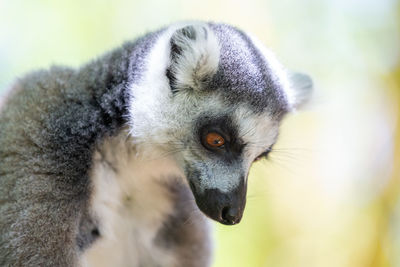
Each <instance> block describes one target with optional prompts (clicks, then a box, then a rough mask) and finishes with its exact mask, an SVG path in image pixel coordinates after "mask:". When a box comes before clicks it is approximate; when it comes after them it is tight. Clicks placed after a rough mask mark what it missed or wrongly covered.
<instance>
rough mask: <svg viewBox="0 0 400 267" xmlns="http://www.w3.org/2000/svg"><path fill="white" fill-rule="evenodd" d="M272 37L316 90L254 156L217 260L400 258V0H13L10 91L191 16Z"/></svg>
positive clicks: (6, 59) (3, 20)
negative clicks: (263, 152)
mask: <svg viewBox="0 0 400 267" xmlns="http://www.w3.org/2000/svg"><path fill="white" fill-rule="evenodd" d="M188 19H189V20H191V19H202V20H213V21H218V22H227V23H231V24H234V25H237V26H239V27H240V28H242V29H244V30H246V31H250V32H252V33H253V34H255V35H256V36H258V37H259V39H261V40H262V41H263V43H265V44H266V45H267V46H268V47H269V48H270V49H271V50H273V51H274V52H275V54H276V55H277V57H278V58H279V59H280V60H281V61H282V62H283V63H284V64H285V65H286V66H287V67H288V68H290V69H293V70H300V71H303V72H306V73H309V74H310V75H311V76H312V77H313V79H314V82H315V94H314V98H313V100H312V101H311V103H310V104H309V106H308V107H306V108H305V109H304V110H303V111H299V112H298V113H296V114H293V115H291V116H290V117H287V119H286V120H285V122H284V123H283V125H282V130H281V136H280V140H279V143H278V145H277V147H276V149H275V151H274V152H273V153H272V154H271V157H270V159H269V160H266V161H264V162H261V163H257V164H255V165H254V167H253V168H252V171H251V175H250V178H249V187H250V188H249V193H248V204H247V208H246V211H245V215H244V219H243V220H242V222H241V223H240V224H239V225H237V226H232V227H227V226H221V225H215V227H214V229H215V232H216V233H215V236H216V238H215V239H216V244H215V264H214V265H213V266H215V267H222V266H224V267H225V266H230V267H236V266H237V267H239V266H241V267H242V266H250V267H258V266H273V267H292V266H293V267H298V266H301V267H303V266H304V267H314V266H315V267H330V266H332V267H338V266H340V267H366V266H374V267H375V266H400V198H399V196H400V126H399V122H400V119H399V118H400V117H399V116H400V110H399V108H400V105H399V102H400V65H399V63H400V62H399V58H400V5H399V2H398V1H395V0H246V1H243V0H241V1H240V0H231V1H227V0H224V1H216V0H202V1H189V0H170V1H160V0H157V1H156V0H133V1H128V0H85V1H79V0H58V1H54V0H0V93H1V92H4V91H5V90H6V88H7V86H9V85H10V83H11V82H12V81H13V80H14V79H15V78H17V77H21V76H22V75H23V74H24V73H26V72H28V71H30V70H33V69H37V68H47V67H49V66H50V65H52V64H63V65H70V66H79V65H80V64H82V63H85V62H86V61H88V60H90V59H93V58H94V57H96V56H99V55H101V54H102V53H104V52H105V51H108V50H110V49H112V48H114V47H116V46H119V45H120V44H121V43H122V42H123V41H125V40H131V39H133V38H135V37H137V36H139V35H141V34H143V33H145V32H147V31H149V30H154V29H157V28H158V27H160V26H164V25H166V24H168V23H171V22H175V21H178V20H188Z"/></svg>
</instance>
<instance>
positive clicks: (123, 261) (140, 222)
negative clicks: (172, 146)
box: [83, 133, 183, 267]
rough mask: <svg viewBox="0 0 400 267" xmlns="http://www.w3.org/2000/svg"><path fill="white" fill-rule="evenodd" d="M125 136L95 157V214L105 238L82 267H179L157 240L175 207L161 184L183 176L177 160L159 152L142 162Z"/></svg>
mask: <svg viewBox="0 0 400 267" xmlns="http://www.w3.org/2000/svg"><path fill="white" fill-rule="evenodd" d="M124 135H125V136H126V135H127V133H123V135H121V136H118V137H116V138H112V139H109V140H107V141H106V142H105V144H104V145H103V147H102V153H99V152H96V153H95V155H94V166H93V172H92V174H91V181H92V184H93V195H92V199H91V209H92V211H93V216H94V218H97V219H98V221H99V231H100V234H101V237H100V238H99V240H97V241H96V242H95V243H94V244H93V245H92V246H91V247H90V248H89V249H88V250H87V251H85V253H84V255H83V261H84V262H83V265H84V266H88V267H89V266H95V267H101V266H133V267H134V266H139V264H140V263H141V264H144V265H140V266H175V259H174V258H173V256H172V255H171V253H168V254H167V253H166V252H164V251H163V250H162V249H161V248H160V247H157V246H155V245H154V243H153V239H154V237H155V235H156V233H157V232H158V230H159V229H160V227H161V226H162V223H163V221H165V219H166V218H167V216H168V215H170V214H172V212H173V205H174V203H173V201H172V196H171V195H170V194H169V192H168V191H167V190H166V189H165V188H164V186H163V184H162V183H160V179H168V177H171V175H173V176H174V177H177V176H178V177H182V176H183V175H182V173H181V171H180V170H179V168H177V167H176V165H175V161H174V160H172V159H171V158H169V157H160V155H159V154H158V153H157V152H156V151H154V152H155V155H154V158H139V157H137V155H136V153H135V151H134V148H133V147H132V146H131V145H130V142H131V141H130V140H126V137H124ZM157 264H159V265H157Z"/></svg>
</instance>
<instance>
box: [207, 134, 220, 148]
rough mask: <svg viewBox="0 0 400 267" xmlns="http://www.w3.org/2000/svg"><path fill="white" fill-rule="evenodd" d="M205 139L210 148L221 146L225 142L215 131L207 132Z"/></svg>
mask: <svg viewBox="0 0 400 267" xmlns="http://www.w3.org/2000/svg"><path fill="white" fill-rule="evenodd" d="M205 141H206V143H207V145H209V146H210V147H212V148H217V147H222V146H223V145H224V144H225V139H224V138H223V137H222V136H221V135H220V134H218V133H215V132H211V133H208V134H207V135H206V138H205Z"/></svg>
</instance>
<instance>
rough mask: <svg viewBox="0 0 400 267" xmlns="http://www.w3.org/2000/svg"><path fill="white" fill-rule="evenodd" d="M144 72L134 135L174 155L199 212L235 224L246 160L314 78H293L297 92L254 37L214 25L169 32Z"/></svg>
mask: <svg viewBox="0 0 400 267" xmlns="http://www.w3.org/2000/svg"><path fill="white" fill-rule="evenodd" d="M146 69H147V71H146V72H145V74H144V75H143V77H142V79H141V81H140V83H138V84H134V85H133V86H132V90H133V91H134V97H133V98H132V103H131V106H130V109H131V110H130V112H131V115H132V120H131V124H132V127H131V134H132V136H133V137H134V139H135V140H136V142H138V143H152V144H156V145H158V147H159V148H161V149H162V150H163V151H164V152H165V154H166V155H173V157H174V158H175V159H176V162H177V164H178V165H179V166H180V168H181V169H182V170H183V173H184V176H185V179H186V181H187V182H188V184H189V186H190V188H191V190H192V192H193V196H194V198H195V200H196V203H197V205H198V207H199V208H200V210H201V211H203V213H205V214H206V215H207V216H209V217H210V218H212V219H214V220H217V221H219V222H221V223H224V224H229V225H230V224H236V223H238V222H239V221H240V219H241V218H242V214H243V210H244V207H245V203H246V191H247V177H248V173H249V169H250V166H251V164H252V163H253V162H254V161H256V160H258V159H261V158H263V157H266V156H267V155H268V153H269V152H270V151H271V147H272V145H273V144H274V143H275V142H276V139H277V135H278V126H279V122H280V121H281V119H282V117H283V116H284V114H286V113H287V112H288V111H290V110H291V109H292V108H295V107H296V106H297V105H299V104H301V102H302V101H303V100H305V99H306V97H305V96H306V93H307V92H309V91H310V90H309V89H310V88H311V81H310V80H309V79H308V78H307V77H306V76H304V75H303V76H301V75H300V76H296V77H297V78H296V79H297V81H295V83H300V86H299V87H298V90H297V91H296V88H295V86H294V85H296V84H295V83H292V84H291V83H290V82H291V81H290V80H289V79H288V78H287V76H286V75H284V74H283V72H282V70H281V68H280V65H279V64H278V63H277V62H276V61H275V59H274V58H273V57H272V56H271V55H269V54H268V53H267V52H266V51H264V48H262V47H261V46H260V45H258V44H257V41H255V40H253V39H251V38H250V37H248V35H246V34H244V33H242V32H240V31H238V30H236V29H234V28H232V27H230V26H226V25H218V24H201V25H191V26H186V27H184V28H178V29H177V28H175V29H172V28H171V29H167V30H166V31H165V32H164V33H162V34H160V36H159V39H158V40H157V42H156V43H155V45H154V47H153V48H152V49H151V51H150V53H149V55H148V57H147V65H146Z"/></svg>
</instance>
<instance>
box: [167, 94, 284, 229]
mask: <svg viewBox="0 0 400 267" xmlns="http://www.w3.org/2000/svg"><path fill="white" fill-rule="evenodd" d="M174 97H175V99H176V101H179V102H180V101H182V100H183V99H185V100H186V104H185V103H183V102H181V105H186V106H191V108H190V109H192V110H197V112H190V111H187V112H183V113H181V116H185V117H187V120H185V119H183V118H180V119H179V120H180V121H186V124H185V125H181V127H182V128H181V129H179V130H178V129H176V131H175V133H174V134H173V135H172V134H171V137H172V136H174V137H173V140H171V144H173V148H172V149H174V150H175V151H179V153H177V154H176V156H177V158H178V160H179V162H180V165H181V167H182V168H183V170H184V173H185V176H186V179H187V181H188V182H189V185H190V188H191V190H192V192H193V195H194V197H195V200H196V203H197V205H198V207H199V208H200V210H202V211H203V212H204V213H205V214H206V215H207V216H209V217H210V218H212V219H214V220H216V221H219V222H221V223H223V224H229V225H230V224H236V223H238V222H239V221H240V219H241V218H242V214H243V211H244V207H245V203H246V191H247V177H248V173H249V169H250V166H251V164H252V163H253V162H254V161H256V160H259V159H262V158H264V157H266V156H267V155H268V153H269V152H270V150H271V147H272V145H273V144H274V143H275V141H276V138H277V134H278V121H276V120H274V119H272V118H271V116H270V115H269V114H268V113H266V112H265V113H263V112H261V113H258V114H257V113H255V112H254V111H252V110H251V109H249V108H248V107H246V105H238V106H235V105H229V104H224V102H223V101H221V100H222V99H218V97H217V96H215V95H214V94H212V93H209V94H206V95H204V96H203V99H201V97H199V96H197V97H196V99H197V100H199V99H201V100H200V101H196V103H193V102H190V100H189V101H188V99H190V98H188V97H187V96H184V95H179V93H177V95H176V96H174ZM184 110H185V109H184ZM186 110H187V109H186Z"/></svg>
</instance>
